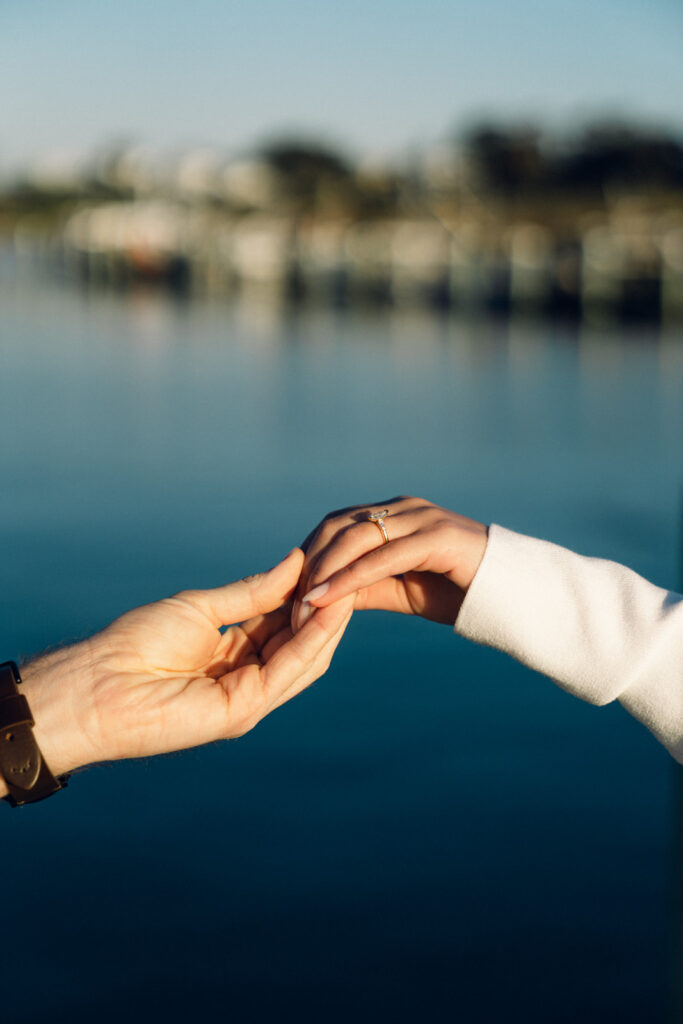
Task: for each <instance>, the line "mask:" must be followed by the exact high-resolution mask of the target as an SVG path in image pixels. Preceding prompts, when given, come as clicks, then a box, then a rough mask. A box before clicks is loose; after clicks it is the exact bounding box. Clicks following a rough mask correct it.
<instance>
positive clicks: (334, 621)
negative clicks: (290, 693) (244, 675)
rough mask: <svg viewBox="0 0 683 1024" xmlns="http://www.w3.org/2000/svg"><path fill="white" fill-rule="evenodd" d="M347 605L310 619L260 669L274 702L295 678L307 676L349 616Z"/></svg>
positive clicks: (323, 610)
mask: <svg viewBox="0 0 683 1024" xmlns="http://www.w3.org/2000/svg"><path fill="white" fill-rule="evenodd" d="M351 611H352V605H351V606H350V602H343V601H341V602H339V603H338V604H336V605H331V606H330V607H328V608H324V609H322V610H321V614H318V615H315V616H313V618H311V619H310V620H309V621H308V622H307V623H306V624H305V625H304V626H303V627H302V629H301V630H300V631H299V632H298V633H297V634H296V636H293V637H292V639H291V640H289V641H288V642H287V643H285V644H283V645H282V647H280V648H279V650H277V651H276V652H275V653H274V654H273V655H272V657H271V658H270V659H269V660H268V661H267V662H266V664H265V665H264V668H263V686H264V692H266V693H267V694H268V695H269V704H272V703H274V702H275V701H276V700H277V699H278V698H279V697H280V696H281V695H282V694H283V693H284V692H285V691H286V690H288V689H289V687H290V686H292V684H293V683H295V682H296V681H297V680H298V679H300V678H302V677H304V676H307V674H308V673H309V672H310V671H311V667H312V666H313V665H314V663H315V662H316V659H318V657H319V656H320V654H321V652H322V651H323V649H324V648H325V646H326V644H328V643H329V641H330V640H331V639H332V638H333V637H334V636H335V635H336V634H337V632H338V630H339V629H340V627H341V625H342V623H343V622H344V621H345V620H346V619H347V618H349V617H350V614H351Z"/></svg>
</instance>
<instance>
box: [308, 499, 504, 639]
mask: <svg viewBox="0 0 683 1024" xmlns="http://www.w3.org/2000/svg"><path fill="white" fill-rule="evenodd" d="M385 508H386V509H388V515H387V517H386V521H385V526H386V530H387V533H388V536H389V543H385V541H384V539H383V537H382V533H381V531H380V529H379V528H378V526H377V523H374V522H371V521H369V520H368V513H369V512H371V511H381V510H382V509H385ZM487 537H488V530H487V527H486V526H484V525H483V524H482V523H477V522H475V521H474V520H472V519H466V518H465V517H464V516H459V515H456V513H455V512H449V511H448V509H445V508H439V507H438V506H437V505H433V504H432V503H431V502H429V501H424V500H423V499H421V498H410V497H400V498H392V499H391V500H390V501H377V502H374V503H372V504H370V505H353V506H351V507H350V508H346V509H341V510H339V511H337V512H331V513H330V514H329V515H328V516H326V517H325V519H323V521H322V522H321V523H320V525H319V526H318V527H317V528H316V529H315V530H314V531H313V533H311V534H310V535H309V536H308V537H307V539H306V541H304V544H303V545H302V546H303V548H304V550H305V551H306V565H305V568H304V572H303V573H302V577H301V581H300V583H299V587H298V589H297V600H296V601H295V604H294V612H293V620H292V621H293V623H294V627H295V628H301V627H302V625H303V624H304V623H305V622H306V620H307V618H308V617H309V616H310V615H311V614H312V610H313V609H314V608H324V607H327V606H329V605H333V604H334V602H336V601H339V600H340V599H348V598H349V597H350V596H351V595H354V594H355V607H356V608H383V609H385V610H387V611H393V612H403V613H404V614H406V615H421V616H423V617H424V618H426V619H432V620H433V621H434V622H445V623H450V624H452V623H453V622H455V619H456V616H457V614H458V611H459V609H460V605H461V604H462V601H463V597H464V595H465V593H466V591H467V588H468V587H469V585H470V583H471V582H472V580H473V579H474V576H475V573H476V571H477V569H478V568H479V565H480V563H481V560H482V558H483V557H484V551H485V550H486V542H487Z"/></svg>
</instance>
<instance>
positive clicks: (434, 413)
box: [0, 0, 683, 1024]
mask: <svg viewBox="0 0 683 1024" xmlns="http://www.w3.org/2000/svg"><path fill="white" fill-rule="evenodd" d="M682 44H683V9H682V8H681V6H680V4H679V3H677V2H675V0H657V2H651V3H649V4H647V5H645V4H643V3H641V2H638V0H625V2H624V0H620V2H617V0H605V2H603V3H602V4H600V5H595V4H592V3H588V2H587V0H574V2H572V3H568V2H562V0H557V2H554V3H552V4H547V3H546V4H540V3H538V2H535V0H514V2H512V3H503V2H502V0H482V2H480V3H479V4H477V5H475V6H472V5H465V4H463V3H460V2H445V0H443V2H439V0H423V2H422V3H421V4H419V5H418V4H417V3H414V2H409V0H405V2H404V0H393V2H392V3H388V2H387V0H377V2H375V3H372V4H367V3H366V4H360V3H357V2H347V3H345V4H343V5H342V4H333V3H330V2H327V0H319V2H315V3H314V2H312V0H310V2H306V0H292V2H290V3H284V2H277V0H255V2H254V3H252V4H250V5H242V4H236V3H220V2H218V0H196V2H195V3H193V4H192V5H190V4H185V3H178V2H171V0H168V2H166V3H163V4H161V3H158V2H152V0H137V2H136V3H135V4H133V3H132V2H131V0H120V2H119V3H118V4H116V5H111V4H107V3H103V2H90V3H85V2H84V0H70V2H69V0H58V2H54V0H53V2H52V3H47V2H44V0H42V2H41V0H34V2H33V3H31V4H19V3H11V2H4V3H0V82H1V83H2V85H3V87H4V102H3V104H2V113H1V115H0V398H1V402H0V438H1V442H0V467H1V469H2V481H3V486H2V498H1V499H0V528H1V529H0V544H1V545H2V554H3V557H2V559H1V561H0V574H1V582H2V586H1V587H0V592H1V596H0V603H1V606H2V607H1V613H0V637H1V638H2V647H1V650H2V652H3V653H2V657H3V658H11V657H14V658H19V657H21V656H28V655H30V654H31V653H34V652H37V651H39V650H41V649H43V648H45V647H47V646H50V645H54V644H58V643H60V642H63V641H64V640H68V639H70V638H77V637H79V636H83V635H85V634H87V633H88V632H90V631H92V630H95V629H98V628H100V627H101V626H103V625H104V624H105V623H106V622H108V621H109V620H110V619H111V618H112V617H113V616H115V615H117V614H119V613H120V612H122V611H123V610H125V609H127V608H129V607H131V606H132V605H134V604H138V603H141V602H144V601H149V600H153V599H156V598H158V597H161V596H164V595H166V594H167V593H170V592H172V591H175V590H178V589H181V588H184V587H189V586H213V585H218V584H220V583H222V582H224V581H226V580H229V579H233V578H236V577H238V576H242V575H244V574H246V573H251V572H254V571H257V570H259V569H261V568H264V567H266V566H267V565H269V564H272V563H273V562H274V561H275V560H277V559H278V558H279V557H280V556H281V555H282V554H283V553H285V552H286V551H287V550H289V548H291V546H292V545H293V544H294V543H296V542H299V541H300V540H301V539H302V538H303V537H304V536H305V535H306V534H307V533H308V532H309V530H310V529H311V527H312V526H313V525H314V524H315V522H317V521H318V519H320V518H321V517H322V516H323V515H324V514H325V513H326V512H327V511H329V510H330V509H331V508H336V507H339V506H342V505H346V504H349V503H361V502H364V501H367V502H368V503H370V504H376V503H377V502H379V501H381V500H382V499H384V498H387V497H390V496H393V495H395V494H399V493H413V494H419V495H422V496H424V497H426V498H429V499H431V500H433V501H436V502H437V503H439V504H442V505H445V506H447V507H449V508H454V509H457V510H458V511H460V512H463V513H465V514H467V515H470V516H473V517H475V518H479V519H482V520H483V521H486V522H491V521H495V522H500V523H503V524H504V525H506V526H509V527H511V528H513V529H517V530H519V531H521V532H526V533H530V534H533V535H537V536H543V537H546V538H547V539H550V540H554V541H556V542H558V543H561V544H565V545H568V546H570V547H573V548H575V549H577V550H579V551H581V552H582V553H584V554H589V555H597V556H602V557H607V558H614V559H616V560H618V561H622V562H625V563H627V564H629V565H631V566H632V567H633V568H634V569H636V570H637V571H639V572H641V573H642V574H643V575H645V576H647V577H648V578H649V579H651V580H653V581H654V582H655V583H657V584H659V585H661V586H666V587H671V588H674V589H676V588H677V587H680V586H681V579H680V572H681V565H680V562H679V538H680V531H681V515H682V513H681V509H682V506H683V488H682V481H683V474H682V472H681V469H682V467H681V440H682V438H683V401H682V395H683V113H682V112H681V105H680V97H681V95H682V94H683V60H682V59H681V58H682V57H683V45H682ZM676 786H677V776H676V772H675V770H674V765H673V762H672V761H671V759H670V758H669V756H668V755H667V754H666V752H665V751H664V750H663V749H661V748H660V747H659V746H658V745H657V744H656V742H655V741H654V740H653V739H652V737H651V736H649V734H648V733H647V732H646V731H645V730H644V729H643V728H642V727H641V726H639V725H638V724H637V723H636V722H634V721H633V720H632V719H630V718H629V717H628V716H627V715H626V714H625V712H623V711H622V709H621V708H620V707H618V706H608V707H606V708H602V709H595V708H592V707H589V706H588V705H585V704H582V703H580V702H578V701H575V700H573V699H572V698H570V697H568V696H567V695H566V694H564V693H562V692H561V691H560V690H558V689H557V688H556V687H554V686H553V685H552V683H550V682H548V681H547V680H545V679H543V678H541V677H539V676H537V675H535V674H533V673H531V672H530V671H528V670H526V669H524V668H522V667H521V666H518V665H516V664H515V663H513V662H512V661H510V660H508V659H506V658H505V657H504V656H503V655H500V654H498V653H496V652H493V651H490V650H485V649H483V648H476V647H473V646H471V645H467V644H466V643H465V642H464V641H461V640H460V639H459V638H456V637H454V636H453V634H452V633H451V631H450V630H448V629H444V628H442V627H438V626H435V625H431V624H428V623H424V622H415V621H413V620H403V619H401V620H399V619H393V618H391V617H390V616H385V615H383V614H381V613H367V614H365V615H363V616H360V615H359V616H356V617H355V618H354V620H353V621H352V623H351V625H350V627H349V630H348V633H347V635H346V637H345V638H344V641H343V644H342V646H341V648H340V651H339V653H338V656H337V658H336V660H335V662H334V664H333V665H332V667H331V669H330V671H329V672H328V674H327V675H326V677H325V679H324V680H322V681H320V682H319V683H318V684H317V685H316V686H315V687H313V688H312V689H311V690H310V691H308V692H307V693H306V694H304V695H303V696H302V697H301V698H299V699H298V700H297V701H296V702H294V703H292V704H291V705H287V706H286V707H284V708H282V709H281V710H280V711H278V712H277V713H276V714H274V715H273V716H271V717H270V718H269V719H267V720H266V721H265V722H263V723H262V724H261V725H260V726H259V728H258V729H257V730H256V731H255V732H254V733H253V734H250V735H248V736H246V737H244V738H243V739H241V740H239V741H237V742H233V743H229V744H223V745H217V746H213V747H209V748H203V749H200V750H194V751H189V752H185V753H182V754H178V755H174V756H171V757H165V758H158V759H154V760H150V761H145V762H135V763H126V764H122V765H117V766H114V767H98V768H94V769H91V770H89V771H88V772H85V773H82V774H80V775H78V776H76V777H75V778H74V779H73V781H72V784H71V786H70V788H69V790H68V792H67V793H65V794H64V795H60V796H58V797H56V798H55V799H54V800H50V801H47V802H46V803H44V804H40V805H39V806H36V807H35V808H31V809H29V810H24V811H18V812H16V814H10V812H9V811H7V812H6V813H5V814H4V815H2V824H1V825H0V829H1V831H2V844H1V846H0V850H1V852H0V857H1V858H2V862H3V866H4V870H5V872H6V876H7V877H8V878H10V877H11V879H12V882H11V885H9V886H6V888H5V904H6V907H5V920H6V921H11V922H12V925H11V935H12V942H11V944H10V945H9V948H7V949H6V952H5V956H4V958H3V966H2V968H1V969H0V974H1V976H2V978H3V981H4V982H5V986H4V992H5V995H4V996H3V1008H4V1009H3V1014H4V1015H3V1021H7V1024H15V1022H16V1024H18V1022H22V1024H42V1022H48V1021H49V1022H60V1021H66V1020H69V1021H70V1022H80V1021H86V1020H87V1021H90V1020H97V1021H102V1022H109V1021H111V1022H113V1021H119V1020H120V1019H121V1018H122V1017H123V1016H124V1014H125V1015H126V1017H127V1018H128V1019H130V1020H133V1021H136V1020H143V1019H144V1020H153V1021H155V1020H159V1021H168V1022H174V1021H184V1020H187V1019H190V1018H201V1019H203V1018H204V1017H208V1015H209V1014H211V1015H220V1017H222V1018H225V1019H230V1020H235V1021H240V1022H241V1021H245V1022H246V1021H249V1022H255V1024H256V1022H260V1021H265V1020H271V1019H272V1018H273V1016H275V1015H277V1017H278V1018H279V1019H282V1020H290V1019H291V1020H294V1019H296V1020H297V1021H300V1022H307V1021H316V1022H318V1021H323V1022H331V1024H335V1022H342V1021H344V1022H346V1021H348V1020H350V1019H353V1020H357V1021H361V1022H363V1021H370V1020H373V1021H377V1020H379V1021H383V1020H392V1021H397V1022H413V1021H416V1020H424V1021H429V1022H432V1021H434V1022H437V1021H452V1020H458V1021H463V1022H465V1024H469V1022H477V1024H478V1022H482V1024H489V1022H499V1021H509V1022H518V1021H519V1022H524V1024H536V1022H538V1024H547V1022H572V1024H573V1022H576V1021H582V1022H587V1024H592V1022H615V1024H616V1022H619V1024H628V1022H633V1024H642V1022H644V1021H647V1022H648V1024H649V1022H652V1024H660V1022H661V1024H663V1022H668V1021H674V1020H680V1019H683V1017H682V1016H681V1012H680V1002H679V1003H678V1009H677V997H676V986H677V984H678V986H679V989H680V986H681V979H680V970H679V971H678V973H677V967H679V965H680V963H682V962H683V943H682V942H681V935H683V928H682V926H681V923H680V921H677V914H676V904H677V900H678V902H679V907H680V893H681V892H683V885H681V879H680V877H678V876H677V873H678V872H679V870H680V856H679V852H678V850H679V848H678V846H677V830H678V828H679V821H680V816H679V814H678V810H677V789H676ZM10 873H11V874H10ZM680 916H681V915H680V914H679V917H680ZM679 996H680V992H679Z"/></svg>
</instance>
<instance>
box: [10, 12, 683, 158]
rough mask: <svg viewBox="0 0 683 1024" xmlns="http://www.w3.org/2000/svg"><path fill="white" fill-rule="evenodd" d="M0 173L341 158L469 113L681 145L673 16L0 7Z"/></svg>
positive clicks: (405, 143) (385, 146) (682, 58)
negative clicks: (613, 115)
mask: <svg viewBox="0 0 683 1024" xmlns="http://www.w3.org/2000/svg"><path fill="white" fill-rule="evenodd" d="M0 83H1V84H2V86H3V103H2V106H1V107H0V165H4V166H8V165H10V164H16V163H19V162H22V161H23V160H25V159H30V158H33V157H35V156H37V155H39V154H41V153H43V152H46V151H49V150H53V149H65V150H80V149H87V148H90V147H94V146H96V145H100V144H102V143H104V142H106V141H107V140H110V139H113V138H121V137H127V138H131V139H133V140H136V141H140V142H148V143H150V144H152V145H154V146H159V147H169V148H171V147H178V146H183V145H186V144H188V145H192V144H204V143H207V144H218V145H220V146H222V147H224V148H226V149H227V150H231V149H238V148H241V147H243V146H248V145H249V144H250V143H252V142H254V141H258V140H260V139H262V138H263V137H264V136H266V135H267V134H269V133H271V132H284V131H290V130H291V131H299V132H305V133H307V134H312V135H317V134H321V135H323V136H325V137H326V138H327V139H329V140H331V141H339V142H341V143H343V144H346V145H347V146H348V147H349V149H350V150H351V152H352V153H353V152H356V153H368V152H369V153H374V152H380V153H381V152H395V151H400V150H401V149H403V148H406V147H410V146H412V145H416V144H418V145H422V144H425V143H430V142H433V141H435V140H438V139H439V138H442V137H443V136H444V134H445V133H446V132H447V131H448V130H449V129H450V128H452V127H453V126H454V125H455V126H458V125H462V124H463V122H466V121H467V120H468V119H469V118H471V117H474V116H477V115H478V114H481V113H494V114H500V115H502V116H512V117H535V118H539V119H541V120H542V121H544V122H545V123H549V124H551V125H552V124H558V125H560V126H561V125H562V124H564V123H566V122H567V121H572V120H573V121H575V120H577V119H582V118H585V117H589V116H590V115H591V114H592V113H595V112H600V111H609V112H618V113H619V112H620V113H627V114H633V115H635V116H637V117H639V118H643V119H650V120H657V121H660V122H664V123H666V124H669V125H673V126H674V127H676V128H677V129H679V130H683V102H682V101H683V2H682V0H650V2H649V3H646V2H643V0H545V2H541V0H468V2H467V3H465V2H461V0H450V2H447V0H422V2H419V3H418V2H413V0H345V2H331V0H240V2H236V0H223V2H220V0H191V2H190V0H187V2H182V3H181V2H177V0H110V2H104V0H12V2H8V0H0Z"/></svg>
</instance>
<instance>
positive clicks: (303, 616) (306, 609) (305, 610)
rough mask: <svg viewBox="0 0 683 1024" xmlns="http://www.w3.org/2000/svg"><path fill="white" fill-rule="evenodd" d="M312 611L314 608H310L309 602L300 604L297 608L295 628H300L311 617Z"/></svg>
mask: <svg viewBox="0 0 683 1024" xmlns="http://www.w3.org/2000/svg"><path fill="white" fill-rule="evenodd" d="M314 611H315V608H312V607H311V606H310V604H303V605H301V607H300V608H299V614H298V616H297V624H296V628H297V630H299V629H301V627H302V626H303V625H304V624H305V623H306V622H308V620H309V619H310V617H311V615H312V614H313V612H314Z"/></svg>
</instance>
